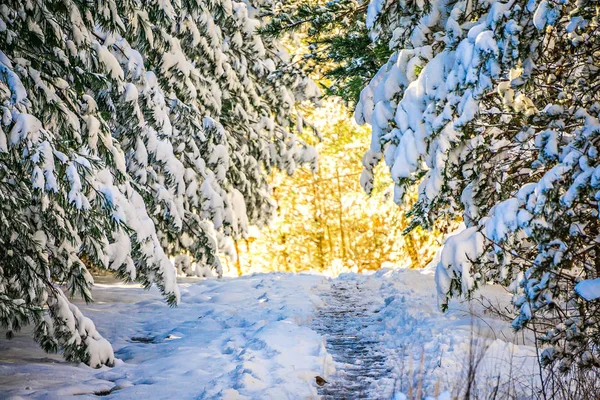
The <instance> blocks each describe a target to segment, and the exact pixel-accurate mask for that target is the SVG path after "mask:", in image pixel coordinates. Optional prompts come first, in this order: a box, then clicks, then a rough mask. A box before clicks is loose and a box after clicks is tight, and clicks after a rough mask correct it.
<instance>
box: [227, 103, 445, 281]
mask: <svg viewBox="0 0 600 400" xmlns="http://www.w3.org/2000/svg"><path fill="white" fill-rule="evenodd" d="M342 103H343V102H342V100H341V99H339V98H334V97H332V98H328V99H326V100H324V101H323V104H322V105H321V107H319V108H313V109H308V110H306V113H305V115H306V116H307V118H308V119H309V120H310V121H312V122H314V127H315V128H316V129H318V131H319V132H320V136H321V137H322V138H323V139H322V141H321V142H318V143H315V144H314V145H315V147H316V148H317V149H318V152H319V169H318V171H311V170H309V169H308V168H301V169H299V170H298V171H296V173H295V174H294V175H293V176H291V177H289V176H286V175H285V174H284V173H275V174H273V176H272V185H273V198H274V199H275V200H276V201H277V205H278V207H277V212H276V216H275V218H274V220H273V221H272V223H271V224H270V225H269V226H268V227H266V228H265V229H263V230H262V231H261V232H254V231H253V232H252V233H251V235H250V237H249V239H248V241H246V242H244V241H241V242H240V243H239V246H238V250H239V255H240V263H239V267H240V269H241V271H242V272H244V273H248V272H254V271H273V270H275V271H288V272H301V271H308V270H312V271H321V272H329V273H332V274H336V273H339V272H344V271H350V270H354V271H358V272H363V271H368V270H377V269H379V268H381V266H382V265H383V266H385V265H400V266H404V267H412V268H416V267H424V266H425V265H427V264H428V263H429V262H430V261H431V260H432V258H433V256H434V254H435V252H436V250H437V249H438V247H439V245H440V242H441V238H442V236H443V235H442V232H441V230H444V231H445V230H446V229H447V226H444V225H442V224H438V228H439V229H437V230H434V231H432V232H427V231H424V230H423V229H420V228H418V229H415V230H414V231H412V232H411V233H409V234H408V235H403V231H404V230H405V229H406V228H407V227H408V220H407V219H406V218H405V217H404V212H405V211H406V209H407V207H408V204H406V205H405V206H404V207H402V208H399V207H398V206H397V205H395V204H394V203H393V202H392V201H391V199H390V196H391V190H390V188H389V181H388V179H389V178H388V177H387V176H385V175H384V174H379V175H378V178H377V179H376V181H375V183H374V189H373V191H372V193H371V195H370V196H368V195H367V194H365V193H364V191H363V190H362V188H361V187H360V182H359V177H360V173H361V172H360V171H361V157H362V154H363V153H364V151H365V149H366V148H367V145H366V142H367V140H368V136H369V133H370V131H369V129H366V128H365V127H359V126H357V125H356V124H354V123H352V121H351V119H350V115H349V114H348V113H349V111H348V109H347V108H346V107H345V106H344V105H343V104H342ZM313 140H315V141H316V139H313ZM381 172H383V171H381ZM415 199H416V197H415V196H413V197H411V198H410V199H407V202H410V201H414V200H415Z"/></svg>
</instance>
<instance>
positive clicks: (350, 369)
mask: <svg viewBox="0 0 600 400" xmlns="http://www.w3.org/2000/svg"><path fill="white" fill-rule="evenodd" d="M365 291H366V290H365V288H364V287H363V284H362V283H359V282H358V281H355V280H342V281H334V282H333V283H332V284H331V288H330V289H328V290H327V291H324V292H323V293H322V294H321V298H322V299H323V301H324V302H325V304H326V305H325V306H323V307H322V308H321V309H320V310H319V313H318V314H317V317H316V318H315V319H314V321H313V324H312V326H313V329H315V330H316V331H317V333H319V334H321V335H322V336H323V337H324V338H325V340H326V341H327V344H326V348H327V351H328V353H329V354H331V355H332V357H333V360H334V362H335V368H336V373H335V374H333V375H331V376H327V377H325V378H326V380H327V383H326V384H324V385H323V386H321V387H320V388H319V389H320V390H319V394H320V395H322V396H323V399H331V400H334V399H336V400H337V399H339V400H341V399H386V398H388V399H390V398H392V397H393V395H394V388H393V384H394V379H393V365H392V361H391V360H390V359H389V358H388V357H387V354H388V353H387V352H386V351H385V348H384V347H383V346H382V344H381V343H380V342H379V341H378V340H377V339H374V338H371V337H365V335H364V334H363V333H362V330H363V328H365V327H368V326H369V325H373V324H378V323H380V322H379V321H377V317H376V316H377V313H378V312H379V307H381V304H377V301H376V299H377V297H375V296H370V295H368V294H367V293H365Z"/></svg>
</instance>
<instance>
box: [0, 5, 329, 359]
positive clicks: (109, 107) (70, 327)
mask: <svg viewBox="0 0 600 400" xmlns="http://www.w3.org/2000/svg"><path fill="white" fill-rule="evenodd" d="M264 5H265V4H261V6H264ZM257 6H258V4H253V3H252V2H241V3H238V2H232V1H229V0H222V1H181V2H172V3H171V2H169V1H134V0H127V1H118V2H117V1H113V0H98V1H89V2H79V1H73V0H51V1H44V2H21V1H7V2H4V3H3V4H2V5H0V104H2V125H1V128H0V189H1V190H0V199H1V202H0V271H1V272H0V323H1V324H2V325H3V326H4V327H6V328H8V331H9V334H12V332H14V331H16V330H18V329H19V328H20V327H22V326H23V325H26V324H35V338H36V340H37V341H38V342H39V343H40V345H41V346H42V347H43V348H44V349H46V350H48V351H58V350H61V351H63V352H64V354H65V356H66V358H67V359H69V360H80V361H83V362H86V363H88V364H89V365H91V366H99V365H102V364H107V365H110V364H112V362H113V360H114V356H113V352H112V348H111V346H110V344H109V343H108V342H107V341H106V340H105V339H103V338H102V336H101V335H100V334H99V333H98V332H97V331H96V329H95V327H94V324H93V323H92V322H91V321H90V320H89V319H88V318H86V317H85V316H83V315H82V314H81V312H79V310H78V309H77V308H76V307H75V306H74V305H72V304H71V303H70V302H69V300H68V298H67V295H81V296H83V298H84V299H85V300H86V301H91V300H92V299H91V294H90V288H91V285H92V283H93V279H92V276H91V275H90V273H89V268H90V267H92V266H93V267H96V268H102V269H109V270H113V271H116V272H117V273H118V274H119V276H121V277H122V278H124V279H126V280H138V281H140V282H142V283H143V284H144V285H145V286H150V285H151V284H156V285H157V286H158V287H159V288H160V289H161V291H162V292H163V294H164V295H165V296H166V299H167V301H168V302H169V303H170V304H172V305H174V304H176V303H177V302H178V301H179V291H178V289H177V284H176V279H175V278H176V270H175V268H174V266H173V264H172V263H171V262H170V260H169V258H168V256H178V259H179V260H181V259H182V258H183V259H184V261H183V263H184V264H185V265H189V266H190V269H193V268H191V266H194V265H199V266H202V267H204V266H209V267H211V268H214V269H216V270H217V272H218V273H220V263H219V258H218V256H217V253H218V252H219V251H223V250H226V249H227V248H228V243H229V241H230V237H231V236H234V237H236V236H239V235H244V234H245V231H246V229H247V226H248V223H254V224H264V223H265V222H266V221H267V220H268V219H269V217H270V215H271V214H272V212H273V202H272V200H271V199H270V198H269V194H270V187H269V185H268V183H267V180H266V173H267V172H268V171H269V170H270V169H271V168H282V169H286V170H288V171H290V172H293V170H294V167H295V165H297V164H301V163H305V162H307V163H315V162H316V160H315V152H314V151H313V149H312V148H310V147H309V146H307V145H306V144H305V143H303V142H302V141H301V140H299V139H298V138H297V137H296V135H295V134H293V133H292V132H293V128H294V124H295V122H294V121H296V120H298V115H297V114H298V112H297V111H296V109H295V104H296V102H297V101H301V100H305V99H311V98H316V97H317V96H318V95H319V93H318V90H317V89H316V87H315V85H314V83H312V82H311V81H310V80H308V79H307V78H306V77H305V75H304V74H303V73H302V72H301V71H299V70H298V69H297V68H295V67H294V66H292V65H290V64H289V63H288V62H287V61H286V57H285V53H284V52H283V50H282V49H281V46H280V45H279V44H278V43H277V42H276V41H272V40H266V39H263V38H262V37H260V36H259V35H257V34H256V30H257V29H258V28H259V27H260V26H261V24H262V22H261V20H260V19H257V18H256V17H257V11H256V10H257V8H256V7H257ZM196 269H199V268H196ZM188 272H191V271H188ZM63 290H66V291H67V294H65V292H64V291H63Z"/></svg>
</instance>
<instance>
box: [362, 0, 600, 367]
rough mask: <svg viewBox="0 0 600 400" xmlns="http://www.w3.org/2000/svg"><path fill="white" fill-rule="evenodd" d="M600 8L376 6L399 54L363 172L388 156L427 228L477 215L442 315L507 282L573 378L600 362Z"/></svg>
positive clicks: (368, 108)
mask: <svg viewBox="0 0 600 400" xmlns="http://www.w3.org/2000/svg"><path fill="white" fill-rule="evenodd" d="M599 18H600V14H599V9H598V4H597V2H595V1H590V0H578V1H553V0H541V1H535V0H528V1H525V0H522V1H520V0H510V1H506V2H504V1H492V0H487V1H479V2H474V1H467V0H464V1H461V0H459V1H451V2H447V1H437V0H425V1H411V0H400V1H397V0H373V1H371V2H370V3H369V7H368V11H367V26H368V28H369V29H370V31H371V35H372V37H373V39H374V40H379V38H380V37H382V36H385V37H390V36H391V37H390V39H389V46H390V48H391V49H392V50H393V51H394V53H393V54H392V56H391V57H390V59H389V62H388V63H387V64H386V65H384V66H383V67H382V68H381V69H380V70H379V72H378V73H377V74H376V75H375V76H374V78H373V79H372V80H371V82H370V83H369V85H368V87H367V88H365V89H364V90H363V92H362V93H361V96H360V103H359V104H358V106H357V108H356V113H355V116H356V119H357V121H358V122H360V123H369V124H370V125H371V126H372V129H373V132H372V141H371V148H370V150H369V151H368V152H367V153H366V155H365V157H364V159H363V163H364V166H365V170H364V172H363V175H362V177H361V180H362V183H363V186H364V187H365V189H366V190H367V191H370V190H371V188H372V186H373V184H372V182H373V168H374V166H375V165H377V164H378V163H379V162H380V160H382V159H383V160H385V163H386V164H387V166H388V167H389V170H390V174H391V176H392V178H393V180H394V183H395V199H396V200H397V201H401V200H402V198H403V196H405V194H406V190H407V188H408V187H409V186H412V185H416V184H418V186H419V198H418V201H417V203H416V204H415V206H414V207H413V209H412V211H411V213H410V215H411V216H412V221H413V226H417V225H420V226H425V227H427V226H431V225H432V223H433V222H434V221H436V220H438V219H440V218H446V217H447V216H448V215H450V216H462V217H463V218H464V221H465V224H466V226H467V228H466V229H465V230H464V231H463V232H461V233H458V234H456V235H454V236H452V237H450V238H449V239H448V240H447V242H446V245H445V248H444V251H443V253H442V255H441V260H440V264H439V266H438V270H437V275H436V279H437V282H438V288H439V291H440V296H441V298H442V306H443V307H445V306H446V305H447V301H448V298H449V297H452V296H458V295H470V294H472V293H473V291H474V290H475V289H476V288H477V287H478V286H479V285H481V284H483V283H486V282H496V283H500V284H503V285H505V286H507V287H509V288H510V290H511V291H512V292H513V294H514V298H513V303H514V305H515V310H516V313H515V315H514V320H513V327H514V328H515V329H523V328H531V329H534V330H535V331H536V333H538V334H539V335H538V336H539V339H540V340H541V342H542V343H543V344H544V345H546V349H545V350H544V352H543V353H542V361H543V362H544V363H546V364H547V365H557V366H559V367H560V368H561V369H562V370H569V369H572V368H589V367H598V366H600V352H599V345H600V342H599V340H600V339H599V338H600V322H599V321H600V319H599V317H600V300H598V298H600V285H598V282H600V281H599V280H598V279H599V278H600V268H599V267H598V265H599V264H598V260H599V255H600V253H599V252H600V247H599V246H598V234H599V230H598V229H599V221H598V211H599V209H598V207H599V205H598V199H599V198H600V191H599V189H600V163H599V157H598V137H599V135H600V122H599V117H600V92H599V91H598V88H599V85H600V68H599V65H600V60H599V57H600V52H599V49H600V32H599Z"/></svg>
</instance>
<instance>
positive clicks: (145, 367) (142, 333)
mask: <svg viewBox="0 0 600 400" xmlns="http://www.w3.org/2000/svg"><path fill="white" fill-rule="evenodd" d="M97 283H98V284H97V285H96V286H95V288H94V291H93V294H94V299H95V300H96V302H95V303H92V304H87V305H86V304H79V306H80V308H81V310H82V311H83V312H84V313H85V314H86V315H88V316H90V317H91V318H92V319H93V320H94V322H95V323H96V325H97V328H98V330H99V331H100V332H101V334H102V335H103V336H104V337H106V338H107V339H108V340H109V341H110V342H111V343H112V344H113V347H114V350H115V355H116V357H117V358H118V361H117V364H116V365H115V366H114V367H113V368H108V367H103V368H100V369H92V368H89V367H87V366H85V365H82V364H76V363H67V362H65V361H63V360H62V358H61V356H59V355H48V354H46V353H44V352H43V351H41V350H40V349H39V348H38V347H37V346H36V345H35V343H33V340H32V339H31V337H30V334H31V330H30V329H31V328H28V329H26V330H24V331H23V332H21V333H20V334H18V335H17V336H16V337H15V339H14V340H10V341H9V340H6V339H4V338H3V337H4V332H0V399H25V398H35V399H39V398H43V399H61V400H62V399H65V398H70V397H77V398H78V399H86V398H90V399H92V398H97V395H104V396H106V397H107V398H110V399H153V400H154V399H173V398H177V399H206V400H209V399H211V400H212V399H215V400H216V399H227V400H234V399H240V400H242V399H253V400H254V399H256V400H262V399H265V400H269V399H273V400H286V399H299V400H300V399H317V398H319V397H320V396H322V397H324V398H326V399H358V398H370V399H391V398H392V397H393V396H394V392H395V391H396V392H398V391H402V392H404V393H406V394H408V395H409V398H424V397H425V396H427V395H435V394H441V393H443V392H444V391H449V392H451V393H452V394H456V393H457V391H459V390H460V388H461V385H463V384H464V382H462V381H461V380H462V378H463V377H464V375H465V362H466V357H467V355H468V354H469V346H470V343H471V336H472V335H474V337H475V338H476V339H477V345H478V346H479V347H478V349H479V350H478V353H480V354H481V356H482V361H481V363H480V365H481V366H482V367H481V369H480V370H479V371H478V382H477V388H478V390H481V391H483V392H485V391H486V390H488V389H489V382H494V383H495V384H499V385H501V386H502V385H504V386H502V387H501V388H500V390H506V391H508V392H509V393H516V392H518V391H519V390H520V389H519V387H517V386H518V385H521V386H522V387H524V388H534V387H535V383H534V380H535V377H534V376H533V375H532V370H534V369H535V352H534V351H533V350H532V349H531V348H530V347H528V346H521V345H518V346H515V345H514V344H513V343H514V342H515V341H516V339H517V338H515V337H514V335H512V334H511V332H510V327H509V325H507V324H506V323H504V322H501V321H497V320H493V319H487V320H486V321H485V322H484V323H481V324H478V323H475V324H474V323H473V318H472V317H471V315H470V313H471V311H472V310H469V309H468V307H467V306H466V305H465V304H461V303H460V302H453V303H452V308H451V310H450V311H449V312H448V313H446V314H443V313H441V312H440V311H439V310H438V309H437V305H436V294H435V283H434V280H433V275H432V274H431V273H428V272H427V271H410V270H387V271H386V270H382V271H378V272H376V273H374V274H372V275H356V274H343V275H341V276H339V277H338V278H335V279H328V278H326V277H323V276H319V275H305V274H300V275H293V274H281V273H270V274H257V275H252V276H245V277H241V278H225V279H221V280H189V279H187V280H182V281H181V282H180V289H181V293H182V302H181V304H180V305H179V306H178V307H176V308H169V307H168V306H167V305H166V304H165V303H164V300H163V299H162V298H161V297H160V294H159V293H158V291H157V290H156V289H152V290H150V291H145V290H143V289H142V288H140V287H139V286H136V285H123V284H120V283H115V282H114V281H104V282H103V281H102V280H101V279H98V280H97ZM486 295H487V296H488V297H489V298H493V297H494V296H495V297H497V298H498V299H499V300H500V301H504V302H506V300H507V296H508V295H507V294H506V293H505V292H503V291H502V290H497V288H489V289H486ZM481 318H487V317H485V316H483V317H481ZM476 321H477V320H476ZM511 363H512V367H511V365H510V364H511ZM511 373H512V374H517V376H518V377H519V381H518V382H516V383H515V379H513V378H514V375H513V376H511V375H510V374H511ZM316 376H322V377H324V378H325V379H326V380H327V381H328V383H326V384H325V385H324V386H322V387H319V386H318V385H317V383H316V380H315V377H316ZM529 390H531V389H529ZM411 392H412V394H411ZM396 394H397V393H396ZM480 397H482V398H484V397H485V396H480ZM396 398H402V397H401V396H400V397H396ZM498 398H513V397H512V396H511V397H502V396H500V397H498ZM517 398H518V397H517ZM520 398H532V397H531V396H527V394H525V395H523V396H521V397H520Z"/></svg>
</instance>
